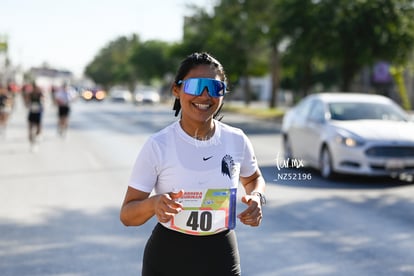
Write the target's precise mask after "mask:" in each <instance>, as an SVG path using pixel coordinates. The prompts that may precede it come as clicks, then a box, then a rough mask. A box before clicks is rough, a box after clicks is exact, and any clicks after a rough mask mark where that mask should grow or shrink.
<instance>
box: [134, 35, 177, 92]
mask: <svg viewBox="0 0 414 276" xmlns="http://www.w3.org/2000/svg"><path fill="white" fill-rule="evenodd" d="M170 48H171V45H170V44H169V43H167V42H163V41H160V40H149V41H146V42H143V43H140V44H136V46H135V47H134V49H133V52H132V55H131V57H130V63H131V64H132V66H133V67H134V69H135V72H136V73H137V78H138V79H139V80H141V81H143V82H144V83H147V84H150V83H151V81H152V80H154V79H158V80H160V79H163V78H164V76H165V75H166V74H167V73H170V72H171V65H170V51H171V50H170Z"/></svg>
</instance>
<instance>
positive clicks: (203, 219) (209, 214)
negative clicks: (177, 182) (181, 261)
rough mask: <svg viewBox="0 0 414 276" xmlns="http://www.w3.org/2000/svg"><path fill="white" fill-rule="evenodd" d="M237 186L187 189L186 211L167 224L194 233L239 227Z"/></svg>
mask: <svg viewBox="0 0 414 276" xmlns="http://www.w3.org/2000/svg"><path fill="white" fill-rule="evenodd" d="M236 192H237V189H236V188H232V189H205V190H197V191H185V192H184V195H183V197H181V198H179V199H178V202H180V203H181V204H182V205H183V210H182V211H181V212H180V213H178V214H176V215H175V216H174V217H173V218H172V219H171V220H170V221H169V222H167V223H163V225H164V226H166V227H168V228H170V229H173V230H176V231H179V232H182V233H186V234H191V235H212V234H215V233H218V232H221V231H224V230H226V229H233V228H234V227H235V226H236Z"/></svg>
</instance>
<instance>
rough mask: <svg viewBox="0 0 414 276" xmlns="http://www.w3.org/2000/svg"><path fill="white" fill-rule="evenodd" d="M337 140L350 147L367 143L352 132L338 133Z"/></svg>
mask: <svg viewBox="0 0 414 276" xmlns="http://www.w3.org/2000/svg"><path fill="white" fill-rule="evenodd" d="M335 141H336V142H337V143H338V144H342V145H344V146H346V147H350V148H354V147H360V146H362V145H364V143H365V142H364V140H362V139H361V138H359V137H356V136H355V135H352V134H351V133H346V134H345V133H338V134H337V135H336V137H335Z"/></svg>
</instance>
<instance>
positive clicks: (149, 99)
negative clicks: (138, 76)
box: [134, 86, 161, 104]
mask: <svg viewBox="0 0 414 276" xmlns="http://www.w3.org/2000/svg"><path fill="white" fill-rule="evenodd" d="M134 100H135V102H136V103H139V104H145V103H149V104H155V103H159V102H160V100H161V97H160V94H159V93H158V91H157V89H156V88H154V87H149V86H148V87H140V88H138V89H137V90H136V91H135V92H134Z"/></svg>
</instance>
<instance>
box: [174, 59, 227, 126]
mask: <svg viewBox="0 0 414 276" xmlns="http://www.w3.org/2000/svg"><path fill="white" fill-rule="evenodd" d="M189 78H211V79H216V80H221V79H220V75H219V74H218V73H217V70H216V69H215V68H214V67H212V66H210V65H205V64H202V65H198V66H196V67H194V68H192V69H191V70H190V71H189V72H188V74H187V75H186V76H185V77H184V78H183V80H186V79H189ZM173 94H174V96H175V97H176V98H179V99H180V103H181V110H182V111H181V115H182V117H181V124H182V126H183V128H185V126H188V127H190V126H191V128H198V127H202V128H205V127H208V128H212V127H213V125H212V124H213V120H212V119H213V115H214V114H215V113H216V112H217V111H218V109H219V108H220V106H221V103H222V101H223V97H220V98H213V97H211V96H210V95H209V94H208V92H207V89H204V91H203V93H202V94H201V95H200V96H192V95H188V94H186V93H184V91H183V85H175V86H174V88H173Z"/></svg>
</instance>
